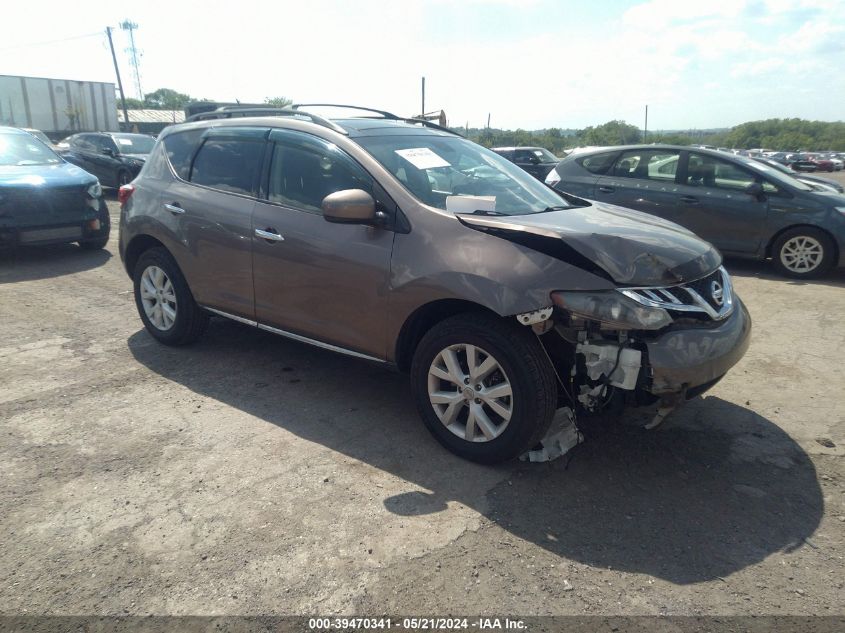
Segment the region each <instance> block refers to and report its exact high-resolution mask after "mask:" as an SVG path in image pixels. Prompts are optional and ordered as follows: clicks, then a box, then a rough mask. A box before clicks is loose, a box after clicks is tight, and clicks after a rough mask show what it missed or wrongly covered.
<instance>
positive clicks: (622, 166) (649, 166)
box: [611, 149, 680, 182]
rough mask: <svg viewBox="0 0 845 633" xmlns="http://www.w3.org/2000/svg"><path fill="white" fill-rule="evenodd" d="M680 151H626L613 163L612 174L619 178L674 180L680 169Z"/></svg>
mask: <svg viewBox="0 0 845 633" xmlns="http://www.w3.org/2000/svg"><path fill="white" fill-rule="evenodd" d="M679 158H680V153H679V152H673V151H671V150H668V151H667V150H659V149H644V150H631V151H628V152H624V153H623V154H622V155H621V156H620V157H619V160H617V161H616V164H615V165H613V169H612V170H611V175H613V176H616V177H617V178H642V179H646V180H658V181H662V182H674V180H675V174H676V173H677V171H678V160H679Z"/></svg>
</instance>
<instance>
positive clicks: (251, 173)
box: [191, 138, 264, 196]
mask: <svg viewBox="0 0 845 633" xmlns="http://www.w3.org/2000/svg"><path fill="white" fill-rule="evenodd" d="M263 153H264V141H263V140H259V139H247V138H242V139H240V138H209V139H206V141H205V143H203V146H202V147H201V148H200V151H199V153H198V154H197V157H196V158H195V159H194V165H193V168H192V169H191V182H192V183H195V184H197V185H204V186H206V187H211V188H212V189H219V190H220V191H228V192H231V193H240V194H245V195H248V196H251V195H254V193H255V186H254V185H255V181H256V176H257V174H258V169H259V167H260V166H261V156H262V154H263Z"/></svg>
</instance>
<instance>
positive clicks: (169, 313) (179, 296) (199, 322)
mask: <svg viewBox="0 0 845 633" xmlns="http://www.w3.org/2000/svg"><path fill="white" fill-rule="evenodd" d="M133 280H134V282H135V283H134V287H135V305H136V306H137V307H138V314H140V315H141V320H142V321H143V322H144V326H145V327H146V328H147V331H148V332H149V333H150V334H152V336H153V337H154V338H155V339H157V340H158V341H159V342H161V343H164V344H165V345H187V344H188V343H193V342H194V341H196V340H197V339H198V338H199V337H200V336H202V334H203V333H204V332H205V328H206V327H207V326H208V315H207V314H206V313H205V312H203V311H202V309H201V308H200V307H199V306H198V305H197V304H196V302H195V301H194V297H193V295H192V294H191V290H190V288H188V282H187V281H185V278H184V276H183V275H182V271H181V270H179V266H178V265H177V264H176V261H175V260H174V259H173V257H172V256H171V255H170V253H168V252H167V250H166V249H164V248H151V249H150V250H148V251H145V252H144V253H143V254H142V255H141V257H139V258H138V263H137V264H136V265H135V271H134V275H133Z"/></svg>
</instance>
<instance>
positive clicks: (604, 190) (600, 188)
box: [599, 186, 616, 193]
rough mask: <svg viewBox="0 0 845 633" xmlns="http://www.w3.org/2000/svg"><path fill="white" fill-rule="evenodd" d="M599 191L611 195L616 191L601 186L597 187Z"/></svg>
mask: <svg viewBox="0 0 845 633" xmlns="http://www.w3.org/2000/svg"><path fill="white" fill-rule="evenodd" d="M599 191H601V192H602V193H613V192H614V191H616V189H614V188H613V187H606V186H601V187H599Z"/></svg>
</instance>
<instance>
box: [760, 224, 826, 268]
mask: <svg viewBox="0 0 845 633" xmlns="http://www.w3.org/2000/svg"><path fill="white" fill-rule="evenodd" d="M802 228H807V229H813V230H814V231H819V232H821V233H824V234H825V235H826V236H827V237H828V239H830V243H831V244H833V258H834V259H833V261H834V262H836V261H839V255H840V253H839V244H838V243H837V242H836V238H835V237H834V236H833V234H832V233H831V232H830V231H828V230H827V229H825V228H823V227H821V226H819V225H817V224H790V225H789V226H786V227H784V228H782V229H780V230H779V231H778V232H777V233H775V234H774V235H772V237H771V238H769V242H768V244H766V253H765V255H766V258H769V257H773V256H774V254H773V253H772V250H773V249H774V247H775V242H777V241H778V240H779V239H780V238H781V236H782V235H783V234H784V233H786V232H788V231H792V230H794V229H802Z"/></svg>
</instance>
